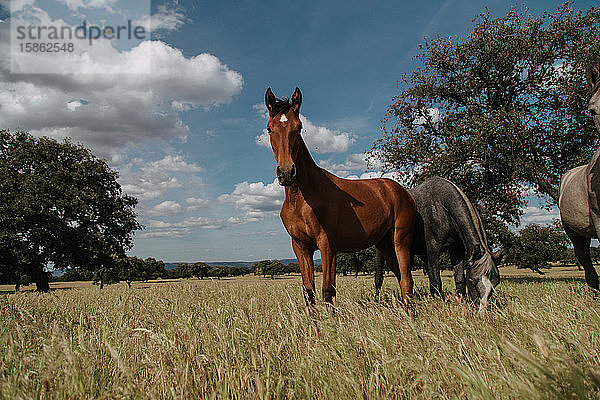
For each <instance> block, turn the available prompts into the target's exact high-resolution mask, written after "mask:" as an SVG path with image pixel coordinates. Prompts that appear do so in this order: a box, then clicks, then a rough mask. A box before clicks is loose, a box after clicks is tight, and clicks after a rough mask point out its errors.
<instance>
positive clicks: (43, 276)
mask: <svg viewBox="0 0 600 400" xmlns="http://www.w3.org/2000/svg"><path fill="white" fill-rule="evenodd" d="M35 275H36V276H35V286H36V289H35V290H36V291H37V292H42V293H46V292H49V291H50V281H49V279H48V274H47V273H46V271H44V267H42V266H40V267H38V270H37V271H36V274H35Z"/></svg>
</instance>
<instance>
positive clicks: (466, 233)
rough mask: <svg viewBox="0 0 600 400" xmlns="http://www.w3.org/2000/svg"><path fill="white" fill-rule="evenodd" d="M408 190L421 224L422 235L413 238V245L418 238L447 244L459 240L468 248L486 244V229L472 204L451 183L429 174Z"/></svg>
mask: <svg viewBox="0 0 600 400" xmlns="http://www.w3.org/2000/svg"><path fill="white" fill-rule="evenodd" d="M410 192H411V194H412V195H413V197H414V199H415V201H416V203H417V212H418V213H419V214H420V215H421V216H422V222H421V223H422V224H423V225H424V228H423V230H422V232H423V235H422V236H423V237H422V238H420V239H419V238H418V237H417V238H415V239H416V241H415V244H418V242H419V240H422V241H425V242H429V241H431V240H435V241H436V242H437V243H438V244H439V245H440V246H443V247H446V246H450V245H452V244H453V243H456V242H457V241H460V242H463V246H465V247H467V248H470V247H474V246H477V245H478V244H482V245H484V246H486V247H487V239H486V236H485V231H484V230H483V226H482V224H481V220H480V218H479V215H478V214H477V211H476V210H475V207H474V206H473V205H472V204H471V202H470V201H469V199H468V198H467V196H466V195H465V194H464V193H463V192H462V190H460V188H458V187H457V186H456V185H455V184H454V183H452V182H450V181H449V180H447V179H444V178H441V177H432V178H429V179H428V180H426V181H425V182H423V183H422V184H421V185H419V186H417V187H416V188H414V189H412V190H411V191H410ZM426 236H427V237H426Z"/></svg>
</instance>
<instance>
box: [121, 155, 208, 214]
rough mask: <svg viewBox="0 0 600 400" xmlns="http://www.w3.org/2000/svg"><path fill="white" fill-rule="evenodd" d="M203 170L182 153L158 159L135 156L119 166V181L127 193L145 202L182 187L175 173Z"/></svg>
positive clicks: (190, 172)
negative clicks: (149, 159)
mask: <svg viewBox="0 0 600 400" xmlns="http://www.w3.org/2000/svg"><path fill="white" fill-rule="evenodd" d="M202 171H204V169H203V168H202V167H200V166H198V165H196V164H194V163H188V162H186V161H185V160H184V158H183V156H182V155H180V154H176V155H173V154H168V155H166V156H165V157H163V158H162V159H159V160H156V161H145V160H142V159H140V158H135V159H133V160H132V161H130V162H129V163H127V164H125V165H123V166H121V167H120V168H119V174H120V177H119V183H120V184H121V187H122V188H123V191H124V192H125V193H127V194H129V195H132V196H135V197H137V198H138V199H139V200H141V201H142V202H145V201H148V200H152V199H156V198H158V197H160V196H162V195H164V194H165V193H167V192H168V191H170V190H174V189H179V188H182V187H183V184H182V182H181V181H180V180H179V179H178V178H177V176H174V173H177V174H194V173H197V172H202ZM196 205H198V204H196Z"/></svg>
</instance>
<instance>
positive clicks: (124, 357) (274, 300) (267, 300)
mask: <svg viewBox="0 0 600 400" xmlns="http://www.w3.org/2000/svg"><path fill="white" fill-rule="evenodd" d="M445 287H448V288H449V289H450V290H452V285H451V284H450V282H448V281H447V282H445ZM397 288H398V284H397V283H396V282H394V280H393V279H392V278H387V280H386V283H385V286H384V292H383V294H382V298H381V301H379V302H376V301H375V300H374V298H373V288H372V279H371V278H369V279H361V278H359V279H354V278H340V279H339V280H338V298H337V312H336V314H335V315H334V316H331V315H329V314H328V313H327V311H326V310H325V308H324V307H323V306H318V307H317V312H316V315H315V319H314V320H313V319H311V318H309V317H308V316H307V314H306V313H305V309H304V303H303V299H302V293H301V290H300V282H299V278H296V279H280V280H277V279H276V280H274V281H272V280H268V279H267V280H248V279H233V280H225V281H197V280H189V281H184V282H181V283H177V284H172V285H166V286H157V287H153V288H149V289H135V288H133V289H129V290H128V289H127V288H126V287H124V286H123V285H114V286H110V287H107V288H105V289H103V290H98V289H97V288H87V289H72V290H59V291H54V292H51V293H49V294H44V295H38V294H35V293H21V294H8V295H2V296H0V309H1V312H0V326H1V327H2V333H1V334H0V349H1V354H0V359H1V362H0V395H1V397H2V398H6V399H20V398H22V399H25V398H35V399H45V398H61V399H88V398H90V399H91V398H94V399H97V398H100V399H102V398H106V399H108V398H111V399H112V398H123V399H145V398H161V399H162V398H168V399H170V398H191V399H196V398H208V399H212V398H216V399H222V398H231V399H254V398H259V399H271V398H301V399H305V398H306V399H308V398H318V399H323V398H327V399H359V398H363V399H385V398H397V399H405V398H408V399H432V398H440V399H456V398H469V399H472V398H482V399H487V398H489V399H504V398H506V399H509V398H510V399H517V398H518V399H521V398H524V399H538V398H540V399H542V398H543V399H547V398H548V399H554V398H555V399H565V398H590V399H591V398H598V397H600V314H599V311H600V302H599V301H598V299H596V298H594V296H593V295H592V294H591V293H590V292H589V291H588V290H587V289H586V288H585V286H584V284H583V283H582V282H579V281H573V280H553V281H535V280H533V281H530V280H527V279H520V280H505V281H503V283H502V285H501V286H500V287H499V290H498V291H497V293H496V297H495V298H494V301H493V302H492V307H491V309H490V310H489V312H488V313H487V314H486V315H484V316H478V315H476V314H475V313H474V310H473V308H472V306H470V305H468V304H466V303H464V302H462V301H459V300H458V299H456V298H454V297H453V296H452V295H451V294H450V292H448V294H447V299H446V300H445V301H444V300H442V299H439V298H430V297H428V296H427V295H426V292H427V290H428V289H427V288H426V286H425V283H420V284H418V285H417V288H416V289H417V290H416V292H417V294H416V296H415V299H414V301H413V305H412V308H411V309H408V310H407V309H406V308H405V307H404V306H403V305H402V304H401V303H400V302H399V301H398V293H397Z"/></svg>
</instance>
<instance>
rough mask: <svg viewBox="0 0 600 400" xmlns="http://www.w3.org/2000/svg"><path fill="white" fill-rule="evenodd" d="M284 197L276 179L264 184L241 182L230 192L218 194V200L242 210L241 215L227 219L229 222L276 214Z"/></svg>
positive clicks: (242, 221)
mask: <svg viewBox="0 0 600 400" xmlns="http://www.w3.org/2000/svg"><path fill="white" fill-rule="evenodd" d="M284 197H285V191H284V189H283V187H282V186H281V185H279V183H277V180H274V181H273V183H269V184H266V185H265V184H264V183H263V182H254V183H248V182H241V183H238V184H237V185H235V189H234V190H233V192H232V193H230V194H222V195H221V196H219V202H220V203H224V204H232V205H233V206H234V208H235V209H236V210H239V211H242V212H244V215H243V216H238V217H231V218H229V220H228V222H229V223H230V224H241V223H246V222H255V221H260V220H263V219H264V218H265V217H267V216H270V215H276V214H277V212H279V210H280V209H281V206H282V205H283V199H284Z"/></svg>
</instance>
